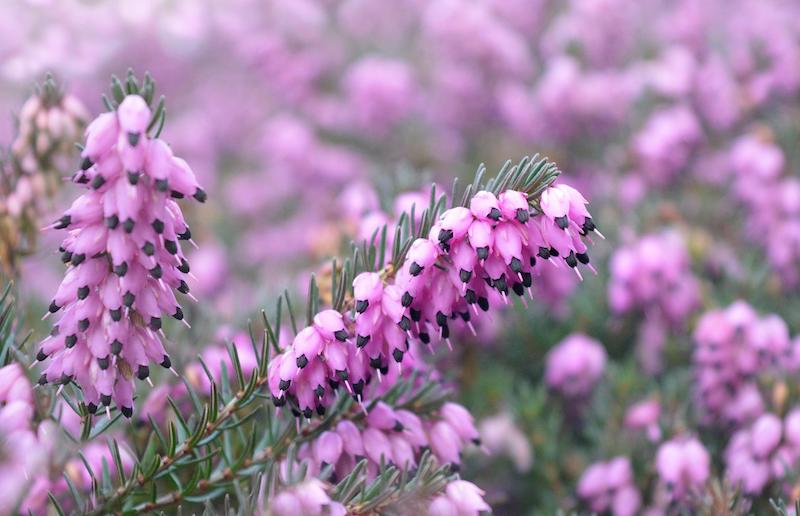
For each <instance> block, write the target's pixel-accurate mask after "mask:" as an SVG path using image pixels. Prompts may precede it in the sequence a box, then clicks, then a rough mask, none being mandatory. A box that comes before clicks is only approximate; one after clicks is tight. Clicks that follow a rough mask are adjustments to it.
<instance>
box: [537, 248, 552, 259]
mask: <svg viewBox="0 0 800 516" xmlns="http://www.w3.org/2000/svg"><path fill="white" fill-rule="evenodd" d="M539 257H540V258H542V259H543V260H547V259H548V258H550V249H548V248H546V247H540V248H539Z"/></svg>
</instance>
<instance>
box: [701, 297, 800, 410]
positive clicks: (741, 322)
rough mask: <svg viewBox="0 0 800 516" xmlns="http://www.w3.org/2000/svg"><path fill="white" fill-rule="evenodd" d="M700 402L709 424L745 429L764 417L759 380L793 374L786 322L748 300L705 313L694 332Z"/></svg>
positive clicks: (790, 346) (790, 344) (790, 345)
mask: <svg viewBox="0 0 800 516" xmlns="http://www.w3.org/2000/svg"><path fill="white" fill-rule="evenodd" d="M694 340H695V343H696V344H695V350H694V354H693V356H692V362H693V365H694V376H695V394H696V403H697V406H698V409H699V412H700V414H701V415H702V419H703V421H704V422H705V423H706V424H722V425H725V424H732V425H739V424H741V423H743V422H746V421H748V420H751V419H753V418H754V417H756V416H758V415H760V414H761V413H762V412H763V410H764V402H763V398H762V396H761V394H760V392H759V390H758V385H757V383H756V381H755V377H756V376H757V375H759V374H761V373H764V372H769V371H772V372H775V373H777V372H779V371H781V369H790V368H791V367H792V366H793V364H791V363H790V362H785V363H783V362H784V358H786V357H789V356H790V355H791V354H792V350H793V348H792V343H791V341H790V338H789V330H788V328H787V327H786V323H784V322H783V320H782V319H780V318H779V317H778V316H777V315H768V316H764V317H761V316H759V315H758V314H757V313H756V312H755V310H754V309H753V308H752V307H751V306H750V305H748V304H747V303H745V302H744V301H737V302H735V303H733V304H732V305H730V306H728V307H727V308H725V309H719V310H711V311H709V312H707V313H705V314H704V315H703V316H702V317H701V318H700V320H699V321H698V323H697V327H696V329H695V332H694Z"/></svg>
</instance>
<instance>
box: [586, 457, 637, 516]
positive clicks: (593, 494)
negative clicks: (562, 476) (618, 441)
mask: <svg viewBox="0 0 800 516" xmlns="http://www.w3.org/2000/svg"><path fill="white" fill-rule="evenodd" d="M577 489H578V496H580V498H581V500H582V501H583V503H585V504H586V505H587V506H588V507H589V509H590V510H591V511H592V512H593V513H594V512H596V513H603V512H606V511H608V512H609V513H611V514H613V515H614V516H632V515H634V514H636V513H637V511H638V510H639V507H640V506H641V503H642V500H641V495H640V494H639V490H638V489H637V488H636V484H635V483H634V479H633V469H632V468H631V463H630V461H629V460H628V458H627V457H615V458H614V459H611V460H610V461H608V462H596V463H594V464H592V465H591V466H589V467H588V468H587V469H586V471H584V472H583V474H582V475H581V478H580V480H578V488H577Z"/></svg>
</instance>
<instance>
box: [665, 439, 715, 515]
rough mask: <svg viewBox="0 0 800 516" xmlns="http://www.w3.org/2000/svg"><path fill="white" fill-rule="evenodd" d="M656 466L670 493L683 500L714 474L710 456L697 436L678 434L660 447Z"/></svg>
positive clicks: (671, 496)
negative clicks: (681, 435)
mask: <svg viewBox="0 0 800 516" xmlns="http://www.w3.org/2000/svg"><path fill="white" fill-rule="evenodd" d="M655 466H656V472H657V473H658V477H659V481H660V483H661V485H662V486H663V487H664V488H666V490H667V492H668V494H669V497H670V498H672V499H675V500H678V501H683V500H685V499H686V498H687V497H688V496H689V495H690V494H691V493H693V492H695V491H698V490H701V489H702V488H703V486H704V485H705V483H706V481H707V480H708V477H709V476H710V474H711V457H710V455H709V454H708V451H706V449H705V447H704V446H703V444H702V443H701V442H700V441H698V440H697V439H696V438H694V437H676V438H674V439H672V440H670V441H667V442H665V443H664V444H662V445H661V446H660V447H659V448H658V452H657V454H656V463H655Z"/></svg>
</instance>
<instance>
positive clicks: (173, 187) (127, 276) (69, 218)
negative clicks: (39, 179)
mask: <svg viewBox="0 0 800 516" xmlns="http://www.w3.org/2000/svg"><path fill="white" fill-rule="evenodd" d="M151 116H152V113H151V111H150V108H149V106H148V105H147V102H146V101H145V100H144V99H143V98H142V97H141V96H139V95H128V96H127V97H125V98H124V100H123V101H122V102H121V103H120V105H119V107H118V108H117V109H116V110H115V111H112V112H108V113H105V114H102V115H100V116H99V117H97V118H96V119H95V120H94V121H93V122H92V123H91V124H90V125H89V127H88V128H87V130H86V145H85V147H84V149H83V152H82V156H83V164H82V165H81V168H80V170H79V171H77V172H76V173H75V174H74V176H73V181H74V182H75V183H76V184H78V185H81V186H82V187H83V188H84V189H85V192H84V193H83V195H81V197H79V198H78V199H77V200H76V201H75V202H74V203H73V204H72V206H71V207H70V208H69V209H68V210H67V211H66V212H65V213H64V215H63V216H62V217H61V218H59V219H58V220H57V221H56V222H55V223H54V224H53V226H52V227H54V228H56V229H66V230H67V232H68V235H67V237H66V238H65V239H64V241H63V242H62V244H61V249H60V251H61V252H62V255H61V258H62V261H63V262H64V263H65V264H67V267H68V268H67V273H66V275H65V277H64V280H63V281H62V283H61V286H60V287H59V288H58V291H57V292H56V294H55V296H54V297H53V300H52V302H51V303H50V308H49V312H50V313H53V314H55V313H58V314H59V319H58V321H57V323H56V324H55V325H54V326H53V331H52V332H51V334H50V336H49V337H47V338H46V339H45V340H44V341H42V343H41V345H40V346H39V349H38V352H37V356H36V358H37V360H39V361H42V362H44V370H43V372H42V375H41V377H40V380H39V383H40V384H46V383H60V384H66V383H69V382H72V381H74V382H75V383H77V384H78V385H79V386H80V387H81V389H82V391H83V397H84V400H85V402H86V404H87V406H88V407H89V410H90V412H94V411H95V410H97V408H98V407H99V406H100V405H104V406H106V407H107V406H109V405H110V404H111V402H112V401H113V402H114V403H115V404H116V406H117V407H118V408H119V409H120V410H121V411H122V413H123V414H125V415H126V416H127V417H130V416H131V414H132V412H133V391H134V385H133V379H134V378H138V379H140V380H145V379H147V378H148V377H149V375H150V365H151V364H159V365H161V366H162V367H165V368H170V367H171V361H170V358H169V356H168V355H167V352H166V351H165V349H164V346H163V344H162V342H161V337H160V334H162V333H163V331H162V329H161V327H162V318H163V317H164V316H165V315H166V316H170V317H173V318H175V319H177V320H183V319H184V314H183V310H182V309H181V305H180V303H179V301H178V300H177V298H176V292H179V293H182V294H189V288H188V286H187V283H186V280H185V278H186V275H187V274H189V263H188V261H187V260H186V258H185V257H184V255H183V252H182V251H181V247H180V245H179V241H180V240H189V239H191V232H190V230H189V227H188V225H187V224H186V221H185V220H184V218H183V214H182V212H181V209H180V207H179V206H178V204H177V202H176V200H177V199H181V198H184V197H193V198H194V199H196V200H198V201H201V202H202V201H204V200H205V198H206V194H205V192H204V191H203V189H202V188H200V186H199V185H198V183H197V179H196V178H195V176H194V173H193V172H192V170H191V169H190V168H189V166H188V165H187V163H186V162H185V161H183V160H182V159H180V158H177V157H175V156H173V154H172V151H171V150H170V148H169V146H168V145H167V143H166V142H164V141H163V140H161V139H159V138H153V137H151V136H150V135H149V134H148V126H149V124H150V122H151Z"/></svg>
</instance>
